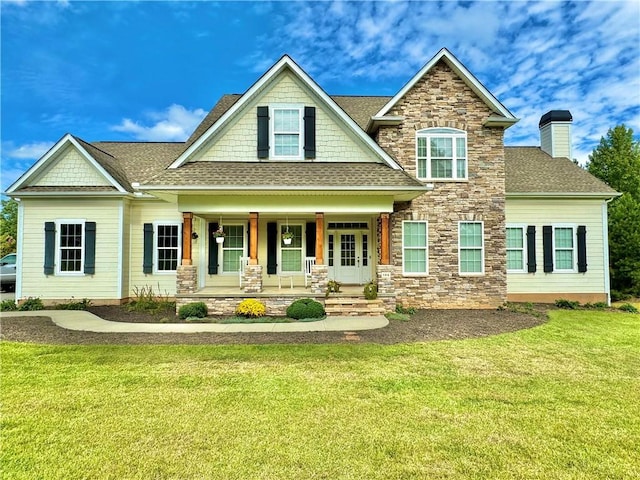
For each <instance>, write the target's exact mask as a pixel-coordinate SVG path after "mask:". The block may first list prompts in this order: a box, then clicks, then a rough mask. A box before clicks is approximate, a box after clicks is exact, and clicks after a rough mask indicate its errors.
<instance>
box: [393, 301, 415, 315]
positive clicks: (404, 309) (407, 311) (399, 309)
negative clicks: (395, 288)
mask: <svg viewBox="0 0 640 480" xmlns="http://www.w3.org/2000/svg"><path fill="white" fill-rule="evenodd" d="M396 313H404V314H405V315H413V314H414V313H416V309H415V308H414V307H404V306H402V304H401V303H398V304H397V305H396Z"/></svg>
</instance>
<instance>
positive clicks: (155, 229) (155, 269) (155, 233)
mask: <svg viewBox="0 0 640 480" xmlns="http://www.w3.org/2000/svg"><path fill="white" fill-rule="evenodd" d="M173 225H177V226H178V262H177V263H176V269H175V270H159V269H158V227H159V226H173ZM181 226H182V223H181V222H176V221H175V220H167V221H156V222H153V273H154V274H156V275H175V274H176V272H177V271H178V267H179V266H180V263H181V261H182V259H181V258H180V257H181V252H182V235H181V234H180V227H181Z"/></svg>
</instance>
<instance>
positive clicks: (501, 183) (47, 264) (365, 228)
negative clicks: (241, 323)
mask: <svg viewBox="0 0 640 480" xmlns="http://www.w3.org/2000/svg"><path fill="white" fill-rule="evenodd" d="M517 121H518V119H517V118H516V117H515V116H514V115H513V114H512V113H511V112H510V111H509V110H508V109H507V108H506V107H505V106H504V105H502V104H501V103H500V102H499V101H498V100H497V99H496V98H495V97H494V96H493V95H492V94H491V92H489V91H488V90H487V89H486V88H485V87H484V86H483V85H482V84H481V83H480V82H479V81H478V79H476V78H475V77H474V76H473V75H472V74H471V73H470V72H469V71H468V70H467V69H466V68H465V66H464V65H463V64H462V63H461V62H460V61H459V60H457V59H456V58H455V57H454V56H453V55H452V54H451V53H450V52H449V51H447V50H446V49H443V50H441V51H440V52H438V53H437V54H436V56H434V57H433V58H432V59H431V60H430V61H429V62H428V63H427V64H426V65H425V66H424V67H423V68H422V69H421V70H420V71H419V72H418V73H417V74H416V75H415V76H414V77H413V78H411V79H410V80H409V82H408V83H407V84H406V85H405V86H404V87H403V88H402V89H401V90H400V91H399V92H398V93H397V94H396V95H395V96H393V97H359V96H332V95H329V94H327V93H326V92H325V91H324V90H323V89H322V88H321V87H320V86H319V85H318V84H317V83H316V82H315V81H314V80H313V79H312V78H311V77H309V75H307V73H305V72H304V70H302V69H301V68H300V67H299V66H298V65H297V64H296V63H295V62H294V61H293V60H292V59H291V58H289V57H288V56H284V57H282V58H281V59H280V60H279V61H278V62H277V63H276V64H275V65H273V66H272V67H271V68H270V69H269V70H268V71H267V72H266V73H265V74H264V75H262V76H261V77H260V78H259V79H258V80H257V81H256V82H255V83H254V84H253V85H252V86H251V87H250V88H249V89H248V90H247V91H246V92H245V93H243V94H241V95H225V96H223V97H222V98H221V99H220V100H219V101H218V103H217V104H216V105H215V106H214V108H213V109H212V110H211V111H210V112H209V114H208V115H207V116H206V118H205V119H204V120H203V121H202V122H201V124H200V125H199V126H198V127H197V128H196V130H195V131H194V132H193V134H192V135H191V137H190V138H189V139H188V140H187V141H186V142H180V143H149V142H86V141H84V140H81V139H80V138H77V137H75V136H73V135H70V134H67V135H65V136H64V137H62V139H60V140H59V141H58V142H57V143H56V145H55V146H54V147H53V148H51V150H49V151H48V152H47V153H46V154H45V155H44V156H43V157H42V158H41V159H40V160H39V161H38V162H37V163H36V164H35V165H34V166H33V167H32V168H30V169H29V170H28V171H27V172H26V173H25V174H24V175H23V176H22V177H21V178H20V179H19V180H18V181H16V182H15V183H14V184H13V185H12V186H11V187H10V188H9V190H8V192H7V194H8V195H10V196H12V197H15V198H19V200H20V204H19V205H20V207H19V233H18V245H19V248H18V258H19V261H18V264H19V267H18V282H17V288H16V292H17V298H18V299H25V298H27V297H40V298H41V299H43V301H45V302H48V303H55V302H58V301H67V300H68V299H70V298H76V299H79V298H89V299H91V300H92V302H94V303H96V304H98V303H120V302H124V301H127V300H128V299H130V298H131V297H132V296H134V295H135V292H136V291H137V290H138V289H140V288H142V287H152V288H154V291H156V292H158V293H160V294H166V295H169V296H175V297H176V298H177V302H178V305H181V304H184V303H188V302H190V301H194V300H203V301H206V302H207V303H208V305H209V309H210V312H211V313H228V312H231V311H233V309H234V308H235V306H236V305H237V304H238V303H239V302H240V300H241V299H242V298H246V297H259V298H261V299H262V300H263V301H265V303H266V304H267V308H268V310H269V311H270V312H271V313H278V312H281V311H282V310H283V307H286V305H287V304H288V303H290V302H291V301H292V299H293V298H299V297H301V296H316V297H317V298H318V299H320V300H322V299H324V294H325V291H326V288H327V283H328V281H329V280H335V281H337V282H340V283H341V284H343V286H344V288H343V291H344V292H346V293H344V295H343V296H344V297H355V296H358V295H360V296H361V292H362V288H361V287H360V286H361V285H362V284H365V283H367V282H370V281H373V282H375V283H376V284H377V285H378V290H379V294H380V298H381V299H382V301H383V302H384V304H385V308H387V309H391V308H393V307H394V305H395V304H396V302H400V303H402V304H404V305H405V306H413V307H423V308H430V307H431V308H436V307H437V308H489V307H491V308H494V307H497V306H498V305H500V304H502V303H504V302H505V301H507V300H514V301H553V300H555V299H557V298H569V299H576V300H579V301H583V302H586V301H608V297H609V284H608V259H607V250H608V247H607V218H606V212H607V209H606V205H607V201H608V200H609V199H611V198H613V197H614V196H615V195H616V193H615V192H614V191H613V190H612V189H611V188H609V187H608V186H607V185H605V184H603V183H602V182H600V181H599V180H597V179H595V178H594V177H592V176H591V175H589V174H588V173H587V172H585V171H584V170H582V169H580V168H579V167H578V166H576V165H574V164H573V163H572V162H571V160H570V158H571V122H572V118H571V115H570V113H569V112H567V111H563V110H556V111H552V112H548V113H547V114H545V115H544V116H542V118H541V122H540V129H541V147H511V148H510V147H505V146H504V131H505V129H507V128H509V127H510V126H511V125H513V124H514V123H516V122H517ZM350 286H354V287H353V288H350ZM356 286H357V288H356Z"/></svg>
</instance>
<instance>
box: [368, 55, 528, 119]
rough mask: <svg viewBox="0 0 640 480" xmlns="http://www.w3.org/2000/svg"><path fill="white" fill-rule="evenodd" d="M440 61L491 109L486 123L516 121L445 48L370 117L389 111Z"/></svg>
mask: <svg viewBox="0 0 640 480" xmlns="http://www.w3.org/2000/svg"><path fill="white" fill-rule="evenodd" d="M440 61H443V62H445V63H446V64H447V65H448V66H449V67H450V68H451V69H452V70H453V71H454V72H455V74H456V75H458V77H460V78H461V79H462V81H463V82H464V83H465V84H466V85H467V86H468V87H469V88H471V90H473V91H474V92H475V94H476V95H478V97H479V98H480V99H481V100H482V101H483V102H484V103H485V104H486V105H487V106H488V107H489V108H490V109H491V111H492V112H494V113H495V115H492V116H491V117H489V119H488V120H487V124H489V125H495V126H505V127H509V126H511V125H513V124H514V123H516V122H517V121H518V119H517V118H516V117H515V116H514V115H513V114H512V113H511V112H510V111H509V110H508V109H507V108H506V107H505V106H504V105H502V103H500V102H499V101H498V99H497V98H496V97H494V96H493V94H492V93H491V92H490V91H489V90H487V88H486V87H485V86H484V85H482V83H480V81H479V80H478V79H477V78H476V77H475V76H473V74H472V73H471V72H470V71H469V70H467V68H466V67H465V66H464V65H463V64H462V63H461V62H460V61H459V60H458V59H457V58H456V57H455V56H454V55H453V54H452V53H451V52H449V50H447V49H446V48H443V49H441V50H440V51H439V52H438V53H437V54H436V55H435V56H434V57H433V58H432V59H431V60H429V61H428V62H427V63H426V64H425V65H424V66H423V67H422V68H421V69H420V71H419V72H418V73H416V74H415V75H414V76H413V77H412V78H411V79H410V80H409V81H408V82H407V83H406V84H405V85H404V86H403V87H402V88H401V89H400V91H399V92H398V93H397V94H396V95H395V96H394V97H393V98H392V99H391V100H389V101H388V102H387V103H386V104H385V105H384V106H383V107H382V108H381V109H380V110H379V111H378V112H377V113H376V114H375V115H374V116H373V118H372V120H373V121H374V122H375V121H382V119H383V118H384V117H385V115H387V114H388V113H389V111H390V110H391V109H392V108H393V107H394V106H395V105H396V104H397V103H398V102H399V101H400V100H401V99H402V98H403V97H404V96H405V95H406V94H407V92H409V91H410V90H411V89H412V88H413V87H414V85H415V84H416V83H417V82H418V81H419V80H420V79H421V78H422V77H424V76H425V75H426V74H427V73H429V71H430V70H431V69H432V68H433V67H434V66H435V65H436V64H437V63H438V62H440Z"/></svg>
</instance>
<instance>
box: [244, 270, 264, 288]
mask: <svg viewBox="0 0 640 480" xmlns="http://www.w3.org/2000/svg"><path fill="white" fill-rule="evenodd" d="M242 290H243V291H244V292H245V293H260V292H261V291H262V265H247V266H245V267H244V275H243V276H242Z"/></svg>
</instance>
